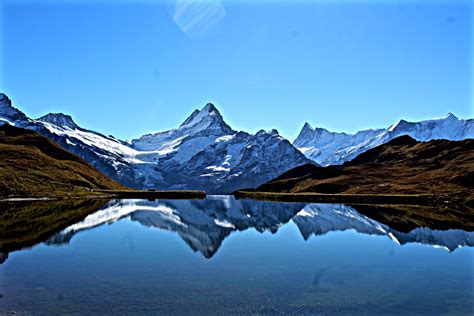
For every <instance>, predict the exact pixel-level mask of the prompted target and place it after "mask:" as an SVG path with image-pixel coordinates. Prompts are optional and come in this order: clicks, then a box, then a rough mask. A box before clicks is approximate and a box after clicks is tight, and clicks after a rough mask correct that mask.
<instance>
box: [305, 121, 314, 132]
mask: <svg viewBox="0 0 474 316" xmlns="http://www.w3.org/2000/svg"><path fill="white" fill-rule="evenodd" d="M303 129H310V130H313V127H312V126H311V125H310V124H309V123H308V122H306V123H304V125H303Z"/></svg>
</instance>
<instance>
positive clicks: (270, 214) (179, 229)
mask: <svg viewBox="0 0 474 316" xmlns="http://www.w3.org/2000/svg"><path fill="white" fill-rule="evenodd" d="M124 218H129V219H130V220H132V221H136V222H138V223H140V224H141V225H144V226H148V227H154V228H159V229H163V230H166V231H172V232H176V233H177V234H178V235H179V236H180V237H181V238H182V239H183V240H184V241H185V242H186V243H187V244H188V245H189V246H190V247H191V248H192V249H193V250H194V251H199V252H200V253H201V254H202V255H203V256H204V257H206V258H211V257H212V256H213V255H214V254H215V253H216V252H217V251H218V249H219V247H220V246H221V244H222V242H223V240H224V239H225V238H227V237H228V236H229V235H230V234H231V233H233V232H235V231H243V230H246V229H249V228H254V229H256V230H257V231H259V232H264V231H269V232H271V233H276V232H277V231H278V229H279V228H280V227H281V226H282V225H285V224H287V223H288V222H290V221H293V222H294V223H295V224H296V225H297V227H298V229H299V231H300V233H301V235H302V236H303V238H304V239H305V240H307V239H308V238H310V236H312V235H314V236H320V235H324V234H327V233H329V232H331V231H345V230H355V231H357V232H358V233H361V234H368V235H385V236H387V237H389V238H390V239H392V240H393V241H394V242H396V243H399V244H402V245H403V244H407V243H412V242H416V243H422V244H427V245H433V246H436V247H443V248H445V249H446V250H448V251H454V250H455V249H457V248H458V247H463V246H473V240H474V232H468V231H464V230H462V229H447V230H436V229H431V228H427V227H417V228H414V229H412V230H410V231H399V230H396V229H392V228H391V227H390V226H389V225H387V224H383V223H380V222H378V221H376V220H373V219H371V218H369V217H367V216H365V215H362V214H361V213H359V212H358V211H357V210H356V208H355V207H353V206H348V205H344V204H305V203H279V202H263V201H251V200H236V199H234V198H233V197H231V196H211V197H208V199H206V200H173V201H171V200H159V201H148V200H112V201H110V202H109V203H108V204H106V205H105V206H104V207H102V208H101V209H100V210H98V211H97V212H95V213H93V214H91V215H89V216H87V217H86V218H85V219H84V220H83V221H81V222H78V223H76V224H74V225H71V226H69V227H67V228H66V229H64V230H62V231H60V232H59V233H57V234H55V235H54V236H52V237H50V238H49V239H48V240H47V241H46V243H47V244H49V245H61V244H65V243H68V242H69V241H70V240H71V238H73V236H74V235H75V234H77V233H79V232H80V231H82V230H86V229H91V228H93V227H96V226H99V225H103V224H109V223H113V222H115V221H118V220H120V219H124Z"/></svg>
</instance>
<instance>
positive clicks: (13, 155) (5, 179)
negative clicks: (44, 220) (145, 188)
mask: <svg viewBox="0 0 474 316" xmlns="http://www.w3.org/2000/svg"><path fill="white" fill-rule="evenodd" d="M0 161H1V163H0V164H1V168H0V196H4V197H5V196H12V195H13V196H15V195H17V196H52V195H61V196H62V195H67V194H70V193H82V194H84V193H87V194H90V191H91V190H97V189H125V187H124V186H122V185H120V184H118V183H116V182H115V181H113V180H112V179H109V178H108V177H107V176H105V175H103V174H102V173H100V172H99V171H98V170H96V169H95V168H93V167H92V166H90V165H89V164H88V163H87V162H85V161H84V160H83V159H81V158H79V157H78V156H76V155H74V154H72V153H70V152H68V151H66V150H64V149H63V148H61V147H59V146H58V145H56V144H55V143H54V142H52V141H51V140H49V139H47V138H46V137H43V136H41V135H40V134H38V133H36V132H34V131H30V130H27V129H23V128H19V127H15V126H12V125H10V124H3V125H1V126H0Z"/></svg>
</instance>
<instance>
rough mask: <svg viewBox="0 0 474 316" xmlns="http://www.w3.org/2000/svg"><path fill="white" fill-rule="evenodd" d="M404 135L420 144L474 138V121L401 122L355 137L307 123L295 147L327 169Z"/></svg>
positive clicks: (445, 119) (448, 116) (452, 116)
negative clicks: (431, 141)
mask: <svg viewBox="0 0 474 316" xmlns="http://www.w3.org/2000/svg"><path fill="white" fill-rule="evenodd" d="M401 135H409V136H411V137H412V138H414V139H416V140H418V141H428V140H433V139H448V140H463V139H466V138H474V120H473V119H469V120H462V119H458V118H457V117H456V116H454V115H453V114H451V113H449V114H448V115H447V116H446V117H442V118H438V119H432V120H426V121H421V122H407V121H405V120H400V121H398V122H396V123H395V124H393V125H391V126H390V127H388V128H381V129H369V130H363V131H360V132H357V133H356V134H346V133H333V132H329V131H328V130H326V129H324V128H312V127H311V126H310V125H309V124H308V123H306V124H305V125H304V126H303V129H302V130H301V132H300V134H299V135H298V137H297V138H296V139H295V141H294V142H293V145H294V146H295V147H297V148H298V149H299V150H300V151H301V152H302V153H304V154H305V155H306V157H308V158H309V159H311V160H313V161H315V162H317V163H318V164H320V165H322V166H328V165H334V164H342V163H344V162H345V161H349V160H351V159H353V158H355V157H356V156H357V155H359V154H361V153H363V152H365V151H367V150H369V149H371V148H374V147H376V146H378V145H381V144H384V143H386V142H388V141H390V140H392V139H394V138H396V137H398V136H401Z"/></svg>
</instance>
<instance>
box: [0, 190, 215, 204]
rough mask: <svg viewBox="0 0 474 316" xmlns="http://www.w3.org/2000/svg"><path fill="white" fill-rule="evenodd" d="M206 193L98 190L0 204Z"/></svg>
mask: <svg viewBox="0 0 474 316" xmlns="http://www.w3.org/2000/svg"><path fill="white" fill-rule="evenodd" d="M206 196H207V195H206V192H205V191H200V190H169V191H165V190H163V191H141V190H98V191H94V192H88V193H87V194H72V193H71V194H64V195H50V196H4V197H2V196H0V203H3V202H5V203H7V202H10V203H11V202H42V201H44V202H47V201H63V200H89V199H150V200H154V199H170V200H194V199H198V200H202V199H205V198H206Z"/></svg>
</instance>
